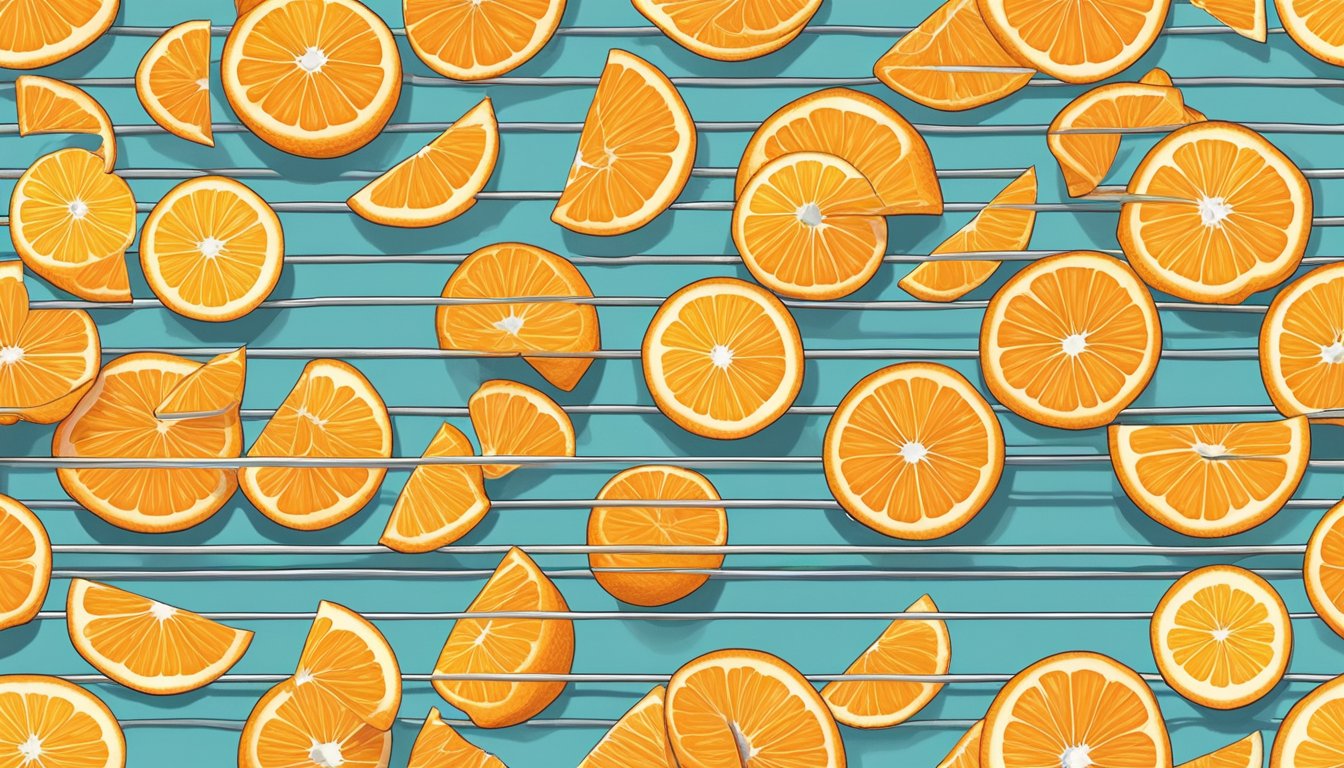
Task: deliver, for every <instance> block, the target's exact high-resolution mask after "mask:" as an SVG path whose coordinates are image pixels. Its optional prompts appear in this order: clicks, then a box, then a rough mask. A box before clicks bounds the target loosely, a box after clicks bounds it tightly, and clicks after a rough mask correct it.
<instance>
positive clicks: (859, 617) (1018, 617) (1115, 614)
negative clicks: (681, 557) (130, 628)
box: [34, 611, 1318, 621]
mask: <svg viewBox="0 0 1344 768" xmlns="http://www.w3.org/2000/svg"><path fill="white" fill-rule="evenodd" d="M200 615H201V616H204V617H206V618H208V619H214V620H216V621H312V620H313V619H314V618H316V617H317V614H316V613H315V612H313V611H202V612H201V613H200ZM362 615H363V616H364V618H366V619H368V620H369V621H460V620H462V619H478V620H482V619H563V620H565V621H897V620H901V621H1028V620H1030V621H1139V620H1143V621H1147V620H1148V619H1151V618H1152V617H1153V612H1152V611H440V612H434V611H429V612H390V611H381V612H380V611H368V612H364V613H363V614H362ZM1288 616H1289V618H1291V619H1294V620H1308V619H1316V618H1318V617H1317V615H1316V614H1315V613H1314V612H1303V613H1289V614H1288ZM34 620H35V621H65V611H40V612H39V613H38V614H37V616H36V617H35V619H34Z"/></svg>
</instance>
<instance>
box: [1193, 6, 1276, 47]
mask: <svg viewBox="0 0 1344 768" xmlns="http://www.w3.org/2000/svg"><path fill="white" fill-rule="evenodd" d="M1190 4H1191V5H1193V6H1195V7H1196V8H1200V9H1203V10H1204V12H1205V13H1207V14H1209V15H1210V16H1212V17H1213V18H1215V19H1217V20H1218V21H1221V22H1222V23H1223V24H1224V25H1226V26H1227V28H1228V29H1230V30H1232V31H1233V32H1236V33H1237V34H1238V35H1241V36H1242V37H1245V38H1248V39H1251V40H1254V41H1256V42H1257V43H1263V42H1265V39H1266V38H1267V36H1268V34H1269V31H1268V29H1267V28H1266V23H1265V3H1264V0H1190Z"/></svg>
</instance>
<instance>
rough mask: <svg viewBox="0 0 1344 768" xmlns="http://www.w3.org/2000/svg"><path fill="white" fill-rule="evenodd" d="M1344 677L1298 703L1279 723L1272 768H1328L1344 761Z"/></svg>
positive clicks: (1270, 764) (1271, 763) (1317, 689)
mask: <svg viewBox="0 0 1344 768" xmlns="http://www.w3.org/2000/svg"><path fill="white" fill-rule="evenodd" d="M1341 727H1344V675H1341V676H1339V677H1336V678H1335V679H1333V680H1330V681H1328V682H1325V683H1322V684H1321V685H1320V686H1319V687H1318V688H1316V690H1314V691H1312V692H1311V693H1308V694H1307V695H1306V696H1303V697H1302V698H1301V699H1299V700H1298V702H1297V703H1296V704H1294V705H1293V708H1292V709H1290V710H1288V715H1287V716H1286V717H1284V718H1283V722H1282V723H1280V724H1279V732H1278V733H1277V734H1275V736H1274V748H1273V750H1271V751H1270V753H1269V768H1329V766H1332V765H1339V764H1340V761H1342V760H1344V740H1341V738H1340V735H1339V734H1340V729H1341Z"/></svg>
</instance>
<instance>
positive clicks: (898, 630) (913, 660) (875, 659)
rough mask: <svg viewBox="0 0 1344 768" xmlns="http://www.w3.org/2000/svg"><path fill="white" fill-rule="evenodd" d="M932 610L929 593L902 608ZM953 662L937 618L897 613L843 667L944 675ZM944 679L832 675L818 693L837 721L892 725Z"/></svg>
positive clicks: (856, 725) (909, 713)
mask: <svg viewBox="0 0 1344 768" xmlns="http://www.w3.org/2000/svg"><path fill="white" fill-rule="evenodd" d="M906 611H907V612H909V613H936V612H937V611H938V606H937V605H935V604H934V602H933V598H931V597H929V596H928V595H924V596H923V597H921V598H919V599H918V600H916V601H915V602H914V603H912V604H911V605H910V607H909V608H907V609H906ZM951 664H952V639H951V638H950V637H949V636H948V634H947V624H945V623H944V622H943V621H941V620H938V619H897V620H896V621H893V622H892V623H891V624H889V625H888V626H887V628H886V629H884V630H882V634H881V635H878V637H877V640H875V641H873V644H872V645H870V646H868V649H867V650H865V651H864V652H863V653H862V654H860V655H859V657H858V658H857V659H855V660H854V663H852V664H850V665H849V668H848V669H846V670H845V674H846V675H945V674H947V670H948V669H949V668H950V667H951ZM942 689H943V683H916V682H890V683H888V682H868V681H862V680H855V681H848V680H844V681H836V682H831V683H827V684H826V687H825V688H822V689H821V698H823V699H825V700H826V705H827V706H828V707H830V708H831V714H833V715H835V719H836V721H837V722H840V723H843V724H844V725H848V726H850V727H851V728H890V727H891V726H893V725H898V724H900V723H903V722H905V721H906V720H909V719H910V718H911V717H914V716H915V713H917V712H919V710H921V709H923V708H924V707H925V706H926V705H927V704H928V703H929V702H930V701H933V697H935V696H937V695H938V692H939V691H941V690H942Z"/></svg>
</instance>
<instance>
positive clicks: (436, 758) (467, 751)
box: [406, 707, 505, 768]
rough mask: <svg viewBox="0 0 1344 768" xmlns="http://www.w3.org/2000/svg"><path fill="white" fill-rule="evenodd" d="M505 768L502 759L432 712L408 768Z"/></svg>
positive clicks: (416, 739) (418, 736)
mask: <svg viewBox="0 0 1344 768" xmlns="http://www.w3.org/2000/svg"><path fill="white" fill-rule="evenodd" d="M450 767H451V768H505V765H504V763H502V762H500V759H499V758H498V757H495V756H494V755H492V754H490V753H489V752H486V751H485V750H483V749H481V748H480V747H478V746H476V745H475V744H472V743H471V742H469V741H467V740H466V739H464V738H462V735H461V734H459V733H458V732H457V731H455V730H453V727H452V726H451V725H449V724H447V723H445V722H443V718H441V717H439V710H437V709H435V708H434V707H430V708H429V715H427V716H426V717H425V724H424V725H422V726H420V733H419V734H417V735H416V737H415V743H414V744H412V745H411V758H410V762H408V763H407V764H406V768H450Z"/></svg>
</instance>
